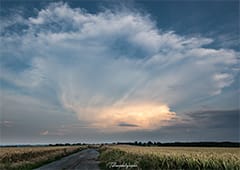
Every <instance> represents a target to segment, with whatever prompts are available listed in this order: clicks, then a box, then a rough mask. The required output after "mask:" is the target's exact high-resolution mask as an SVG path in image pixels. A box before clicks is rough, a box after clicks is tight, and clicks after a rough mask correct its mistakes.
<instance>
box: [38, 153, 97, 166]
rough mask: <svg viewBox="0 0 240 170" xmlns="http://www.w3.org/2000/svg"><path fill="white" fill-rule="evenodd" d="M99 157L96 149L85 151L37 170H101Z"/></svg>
mask: <svg viewBox="0 0 240 170" xmlns="http://www.w3.org/2000/svg"><path fill="white" fill-rule="evenodd" d="M98 155H99V153H98V151H96V150H95V149H85V150H82V151H80V152H77V153H75V154H72V155H69V156H67V157H64V158H62V159H60V160H58V161H55V162H52V163H49V164H47V165H44V166H42V167H40V168H37V169H35V170H65V169H69V170H100V168H99V167H98V163H99V162H98V161H97V157H98Z"/></svg>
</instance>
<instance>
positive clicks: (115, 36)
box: [0, 3, 239, 140]
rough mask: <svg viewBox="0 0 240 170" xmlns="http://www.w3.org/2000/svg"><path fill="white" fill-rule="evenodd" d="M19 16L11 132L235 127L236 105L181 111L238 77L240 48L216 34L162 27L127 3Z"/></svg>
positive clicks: (9, 102)
mask: <svg viewBox="0 0 240 170" xmlns="http://www.w3.org/2000/svg"><path fill="white" fill-rule="evenodd" d="M16 16H17V17H15V18H14V19H13V20H12V21H11V22H10V21H8V20H7V19H5V20H2V21H3V26H2V27H1V31H2V34H1V61H0V64H1V75H0V80H1V82H2V83H3V86H1V91H2V93H1V101H2V102H1V103H3V104H2V106H1V120H2V121H1V122H2V123H1V126H3V127H4V128H3V130H2V135H3V137H4V138H7V136H8V135H10V134H14V135H16V134H17V133H16V132H15V133H14V132H13V131H14V130H12V131H11V132H10V129H11V128H14V127H16V129H15V130H16V131H18V133H19V134H21V133H23V131H25V130H24V129H25V128H28V127H34V128H31V130H27V131H28V132H29V133H30V134H29V136H31V135H32V136H39V137H40V138H41V137H42V136H61V135H62V136H64V135H67V134H69V135H70V136H71V135H73V134H74V133H76V131H77V130H79V131H80V132H77V133H80V134H81V132H82V135H83V136H84V134H97V133H106V134H107V133H113V132H117V133H119V134H121V133H123V132H122V131H124V132H126V133H136V134H138V132H139V131H143V133H142V134H144V133H145V131H146V132H149V131H151V133H150V132H149V133H150V134H155V133H158V132H159V133H164V134H167V133H170V132H171V129H172V128H173V129H174V134H175V135H177V132H178V131H179V130H181V129H182V128H181V127H182V126H186V127H184V128H185V129H189V131H191V130H193V131H198V130H197V129H198V128H199V129H200V130H199V131H202V130H203V129H205V128H209V129H211V128H213V129H217V128H224V129H227V130H226V131H223V133H224V135H223V136H226V135H227V132H228V130H229V129H232V128H233V129H235V130H234V131H233V132H231V134H236V127H239V124H238V123H236V121H235V120H239V117H237V114H236V113H237V111H229V112H226V111H221V110H219V111H208V112H207V111H204V112H199V113H197V112H194V113H191V114H189V113H185V112H179V111H178V110H174V109H172V108H175V107H177V106H178V107H179V105H181V106H182V107H188V105H189V103H192V102H193V101H197V102H198V101H201V100H202V99H204V98H206V97H215V96H218V95H221V94H222V92H223V90H224V89H226V88H228V87H230V86H231V85H232V84H233V83H234V82H235V81H236V77H237V74H238V72H239V71H238V69H237V66H238V64H239V63H238V57H237V56H238V55H239V52H238V51H236V50H234V49H227V48H219V49H216V48H213V47H211V44H212V43H214V41H215V40H214V38H209V37H204V36H201V35H195V36H194V35H192V36H189V35H180V34H177V33H175V32H174V31H173V30H168V31H163V30H162V29H161V28H159V27H158V26H157V24H156V22H155V21H154V20H153V19H152V18H151V17H149V15H148V14H145V13H142V12H140V11H137V10H130V9H127V8H122V9H118V10H116V9H115V10H111V9H104V10H103V11H100V12H97V13H89V12H87V11H86V10H85V9H82V8H73V7H70V6H69V5H68V4H67V3H50V4H49V5H47V6H46V7H44V8H42V9H39V10H38V11H37V12H36V15H34V16H30V17H24V16H23V15H22V14H21V13H16ZM8 17H9V16H8ZM16 26H18V28H19V29H18V30H16V29H14V28H15V27H16ZM23 99H24V102H23ZM227 115H228V116H227ZM66 117H68V118H66ZM186 117H187V118H188V119H190V123H186V120H185V118H186ZM233 118H234V119H233ZM38 120H42V121H41V122H43V123H38ZM45 120H46V121H45ZM52 121H53V122H54V123H53V124H52V123H51V122H52ZM174 121H177V122H175V123H174V124H173V123H172V122H174ZM230 121H233V122H234V123H231V125H228V123H230ZM10 122H11V123H10ZM210 122H211V123H210ZM14 124H16V125H14ZM20 124H21V125H20ZM23 124H24V125H23ZM195 125H197V126H195ZM9 126H12V127H9ZM24 126H26V127H24ZM228 126H229V127H228ZM7 129H9V130H7ZM17 129H18V130H17ZM19 129H21V131H22V132H19ZM158 129H160V130H159V131H158ZM129 131H132V132H129ZM171 133H172V132H171ZM209 133H211V132H209ZM219 133H220V131H219ZM191 134H192V135H193V136H194V133H191ZM198 134H202V132H201V133H200V132H199V133H198ZM215 134H216V135H218V134H217V133H215ZM225 134H226V135H225ZM14 135H12V136H14ZM106 136H107V135H106ZM146 136H148V135H147V134H146ZM206 136H210V135H208V134H207V135H206ZM216 137H217V136H216ZM233 138H234V140H235V139H236V138H235V137H233Z"/></svg>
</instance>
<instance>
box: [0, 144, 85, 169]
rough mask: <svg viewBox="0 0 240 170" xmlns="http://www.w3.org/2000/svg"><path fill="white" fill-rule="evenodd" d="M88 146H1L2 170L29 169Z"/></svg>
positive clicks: (0, 163) (0, 165) (0, 164)
mask: <svg viewBox="0 0 240 170" xmlns="http://www.w3.org/2000/svg"><path fill="white" fill-rule="evenodd" d="M84 148H86V147H80V146H45V147H3V148H0V151H1V152H0V169H1V170H10V169H11V170H29V169H33V168H36V167H39V166H41V165H43V164H46V163H49V162H52V161H54V160H57V159H60V158H62V157H64V156H67V155H69V154H72V153H75V152H78V151H80V150H82V149H84Z"/></svg>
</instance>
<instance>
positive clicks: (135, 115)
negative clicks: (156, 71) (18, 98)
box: [63, 100, 176, 132]
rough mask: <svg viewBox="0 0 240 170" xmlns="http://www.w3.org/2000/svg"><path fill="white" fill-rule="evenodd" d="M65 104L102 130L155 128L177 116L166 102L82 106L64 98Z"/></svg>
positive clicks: (79, 117) (83, 119)
mask: <svg viewBox="0 0 240 170" xmlns="http://www.w3.org/2000/svg"><path fill="white" fill-rule="evenodd" d="M63 101H64V106H65V107H66V108H68V109H70V110H72V111H74V112H76V113H77V115H78V119H79V120H81V121H85V122H88V124H89V128H97V129H99V130H102V131H109V132H112V131H130V130H140V129H142V130H153V129H157V128H160V127H162V126H166V125H167V124H169V120H171V119H173V118H175V117H176V113H175V112H172V111H170V108H169V107H168V105H166V104H161V103H153V102H127V103H122V104H115V105H111V106H95V107H94V106H91V105H89V106H88V107H82V106H80V105H78V104H76V103H74V102H72V103H70V102H67V101H68V100H63Z"/></svg>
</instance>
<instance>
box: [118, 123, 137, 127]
mask: <svg viewBox="0 0 240 170" xmlns="http://www.w3.org/2000/svg"><path fill="white" fill-rule="evenodd" d="M118 126H122V127H138V125H135V124H131V123H119V124H118Z"/></svg>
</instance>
